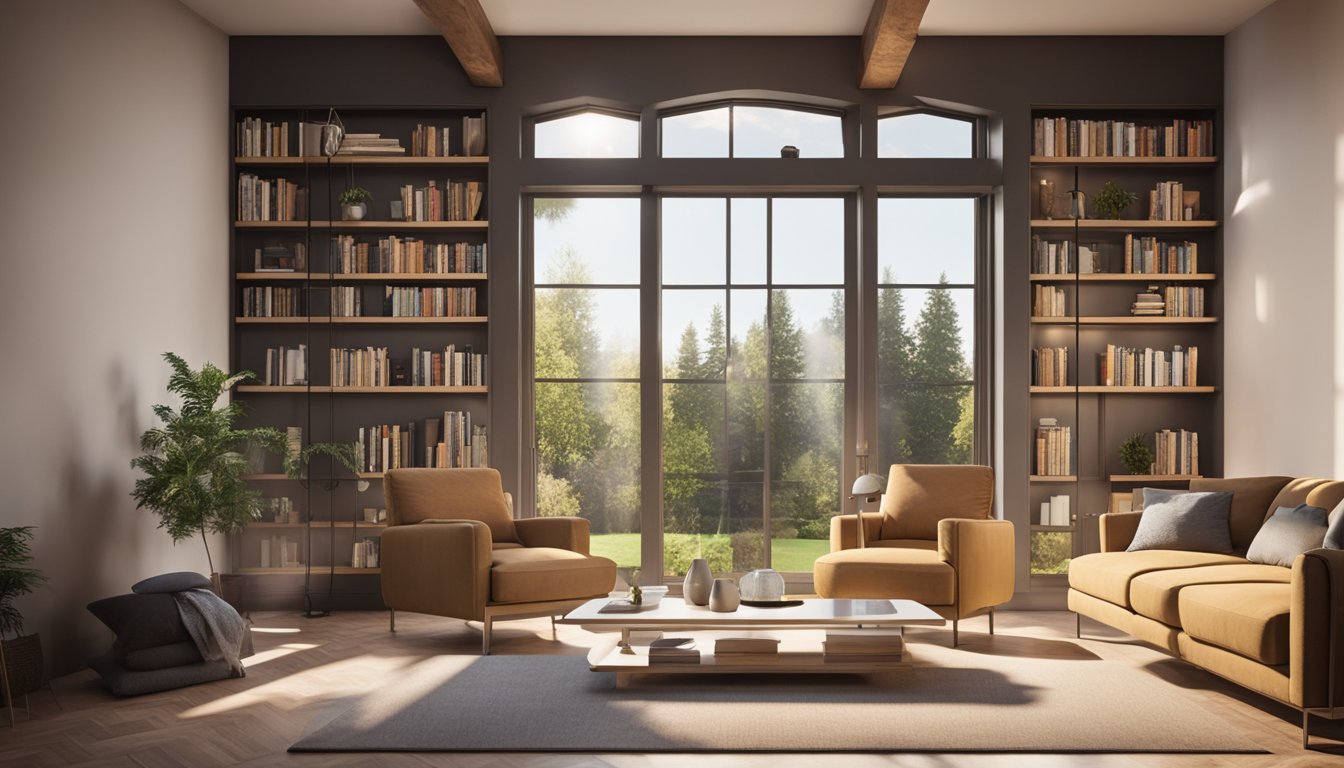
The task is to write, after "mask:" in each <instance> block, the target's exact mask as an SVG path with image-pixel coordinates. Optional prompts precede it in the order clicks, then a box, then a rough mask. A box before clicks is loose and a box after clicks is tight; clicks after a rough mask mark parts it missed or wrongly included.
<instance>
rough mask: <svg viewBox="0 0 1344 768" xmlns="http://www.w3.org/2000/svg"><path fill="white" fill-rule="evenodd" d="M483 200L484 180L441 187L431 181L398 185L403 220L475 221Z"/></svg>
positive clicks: (456, 182) (447, 183)
mask: <svg viewBox="0 0 1344 768" xmlns="http://www.w3.org/2000/svg"><path fill="white" fill-rule="evenodd" d="M484 199H485V182H481V181H453V180H452V179H448V180H447V181H445V182H444V186H442V187H440V186H439V185H438V182H436V181H434V180H432V179H431V180H430V181H429V182H428V183H427V184H426V186H423V187H417V186H415V185H414V184H407V185H405V186H403V187H402V188H401V205H402V211H403V212H404V215H405V218H406V221H475V219H476V217H477V216H479V215H480V213H481V202H482V201H483V200H484Z"/></svg>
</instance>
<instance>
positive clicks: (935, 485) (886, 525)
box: [881, 464, 994, 541]
mask: <svg viewBox="0 0 1344 768" xmlns="http://www.w3.org/2000/svg"><path fill="white" fill-rule="evenodd" d="M993 503H994V470H993V469H990V468H989V467H982V466H975V465H942V464H892V465H891V471H890V472H889V473H888V475H887V493H886V495H885V496H883V497H882V531H881V534H882V535H881V538H883V539H927V540H930V541H933V540H936V539H937V538H938V521H939V520H942V519H943V518H947V517H962V518H970V519H975V520H986V519H988V518H989V517H990V515H991V514H992V512H993Z"/></svg>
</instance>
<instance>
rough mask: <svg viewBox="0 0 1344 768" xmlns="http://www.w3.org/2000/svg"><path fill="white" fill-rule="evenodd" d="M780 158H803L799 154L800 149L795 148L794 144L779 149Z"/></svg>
mask: <svg viewBox="0 0 1344 768" xmlns="http://www.w3.org/2000/svg"><path fill="white" fill-rule="evenodd" d="M779 156H780V157H794V158H796V157H801V155H800V154H799V152H798V148H797V147H795V146H793V145H792V144H785V145H784V146H782V147H780V148H779Z"/></svg>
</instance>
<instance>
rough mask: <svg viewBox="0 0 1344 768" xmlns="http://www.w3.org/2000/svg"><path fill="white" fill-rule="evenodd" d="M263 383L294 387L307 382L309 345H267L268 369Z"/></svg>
mask: <svg viewBox="0 0 1344 768" xmlns="http://www.w3.org/2000/svg"><path fill="white" fill-rule="evenodd" d="M261 383H262V384H265V385H267V386H271V387H293V386H302V385H304V384H307V383H308V345H307V344H300V345H299V346H298V347H267V348H266V369H265V375H264V376H263V377H262V380H261Z"/></svg>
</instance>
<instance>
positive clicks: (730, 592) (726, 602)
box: [709, 579, 742, 613]
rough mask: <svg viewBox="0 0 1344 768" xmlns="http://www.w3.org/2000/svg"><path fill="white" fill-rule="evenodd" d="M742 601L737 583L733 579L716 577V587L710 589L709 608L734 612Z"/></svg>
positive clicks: (722, 611) (718, 611)
mask: <svg viewBox="0 0 1344 768" xmlns="http://www.w3.org/2000/svg"><path fill="white" fill-rule="evenodd" d="M741 603H742V596H741V594H740V593H739V592H738V591H737V583H736V582H734V581H733V580H732V579H715V580H714V587H713V589H711V590H710V591H709V610H711V611H714V612H716V613H732V612H733V611H736V610H737V606H738V605H740V604H741Z"/></svg>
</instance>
